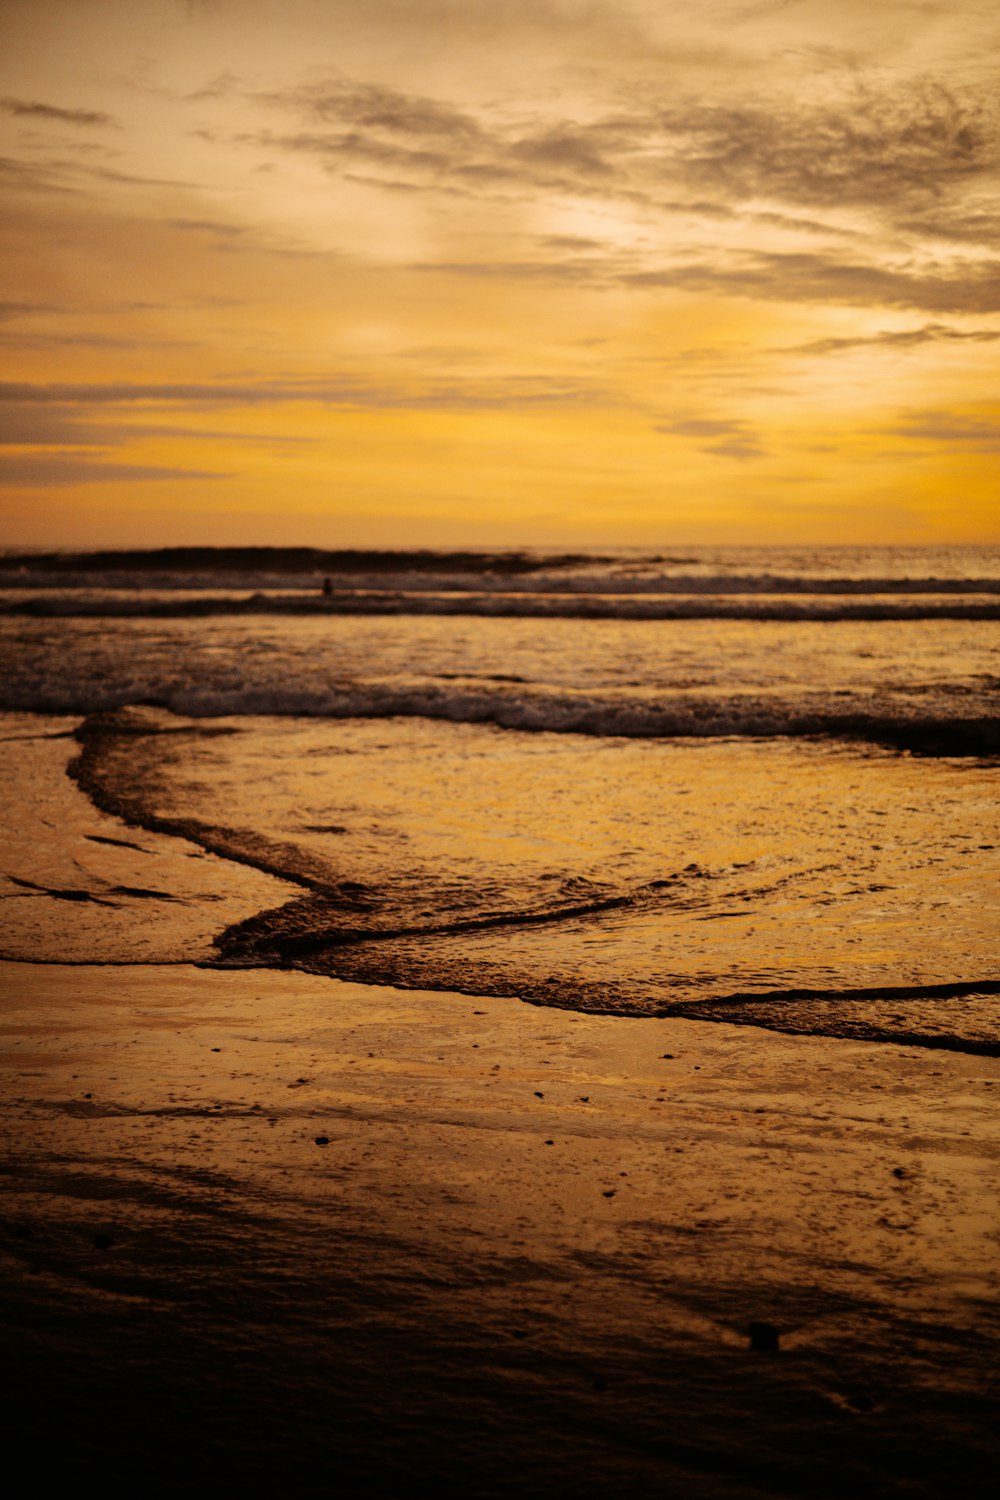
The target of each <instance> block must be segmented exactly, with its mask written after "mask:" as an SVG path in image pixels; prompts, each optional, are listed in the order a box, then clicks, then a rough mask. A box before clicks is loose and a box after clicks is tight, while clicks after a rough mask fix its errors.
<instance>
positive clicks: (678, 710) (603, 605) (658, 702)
mask: <svg viewBox="0 0 1000 1500" xmlns="http://www.w3.org/2000/svg"><path fill="white" fill-rule="evenodd" d="M0 561H2V564H3V566H2V567H0V580H2V582H3V589H2V591H0V641H2V650H3V661H4V667H3V673H2V687H0V694H2V696H0V707H2V708H3V710H4V711H5V717H4V721H3V728H2V731H0V733H2V736H3V744H2V745H0V758H2V759H3V769H4V786H5V792H6V796H7V800H8V802H9V807H8V810H7V813H6V820H7V827H8V830H9V839H8V847H7V856H6V861H5V867H4V869H3V879H2V882H0V900H2V902H3V908H2V912H0V922H2V928H3V936H2V937H0V953H2V954H3V955H5V956H8V957H15V958H21V959H24V958H35V959H40V960H41V959H44V960H48V961H67V960H69V961H74V962H86V961H88V960H98V961H102V962H137V961H141V962H155V961H172V962H183V961H187V960H196V961H198V962H203V963H204V962H210V963H215V964H219V965H228V966H232V965H248V966H262V967H284V968H294V967H297V968H305V969H309V970H312V971H315V972H319V973H324V974H330V975H334V976H340V977H344V978H351V979H360V980H364V981H369V982H377V983H391V984H395V985H402V986H419V987H421V988H430V989H445V990H454V991H458V992H463V993H467V994H473V995H481V996H490V995H519V996H521V997H522V998H524V999H527V1000H531V1001H533V1002H535V1003H538V1004H542V1005H555V1006H560V1007H564V1008H570V1009H577V1010H583V1011H597V1012H603V1013H608V1014H621V1015H666V1014H681V1015H689V1016H695V1017H701V1018H703V1019H706V1020H713V1019H717V1020H726V1021H730V1022H733V1021H735V1022H740V1023H745V1024H749V1025H753V1026H759V1027H765V1028H777V1029H781V1030H788V1031H798V1032H809V1033H814V1034H818V1035H852V1036H860V1037H865V1038H868V1039H870V1040H872V1041H873V1042H879V1041H897V1042H898V1041H905V1042H909V1043H911V1044H919V1045H924V1046H939V1047H951V1048H957V1049H959V1050H966V1051H981V1052H991V1053H997V1052H1000V1025H998V1022H997V1006H998V1000H997V996H998V995H1000V960H998V959H997V956H996V955H997V950H998V943H997V937H998V922H997V900H996V896H997V887H996V876H997V869H998V850H1000V817H998V813H997V798H996V791H997V767H998V755H1000V715H998V706H997V687H998V684H1000V552H997V551H996V550H995V549H994V550H992V551H991V550H989V549H975V548H964V549H962V548H953V549H948V550H938V551H932V550H929V549H928V550H923V551H921V550H919V549H908V550H892V549H867V550H861V549H833V548H830V549H814V550H808V551H807V550H804V549H798V550H793V549H771V550H766V549H744V550H740V549H729V550H725V549H711V550H709V549H705V550H699V549H691V550H686V551H685V552H683V553H678V554H676V555H673V554H671V555H666V554H663V553H657V554H654V553H641V552H637V551H634V550H633V551H628V552H624V551H623V552H608V553H602V554H600V555H598V554H596V553H590V554H586V553H575V554H552V553H541V552H536V553H517V554H512V553H494V554H469V553H463V554H456V553H451V554H449V553H433V554H432V553H412V554H406V553H392V554H389V553H367V554H360V553H354V554H351V553H340V554H308V555H305V554H303V553H301V552H300V553H296V554H294V555H292V554H288V553H282V552H280V551H275V550H271V549H259V550H253V549H248V550H247V551H244V552H239V553H237V552H232V551H230V552H217V553H215V552H211V551H198V552H195V551H193V550H192V551H190V552H181V553H178V552H173V553H158V554H144V555H142V554H101V555H91V556H88V555H86V554H78V555H76V556H62V557H48V558H46V557H30V556H20V557H13V556H9V555H8V556H7V557H6V558H4V559H2V560H0ZM95 820H97V821H95Z"/></svg>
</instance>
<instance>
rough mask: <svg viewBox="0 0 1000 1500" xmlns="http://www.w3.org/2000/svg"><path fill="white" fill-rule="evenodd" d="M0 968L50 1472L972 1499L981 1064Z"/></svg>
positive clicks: (91, 971)
mask: <svg viewBox="0 0 1000 1500" xmlns="http://www.w3.org/2000/svg"><path fill="white" fill-rule="evenodd" d="M0 978H2V980H3V993H4V999H3V1002H2V1011H0V1015H2V1026H3V1034H4V1045H3V1054H2V1055H3V1071H4V1078H5V1088H4V1094H5V1098H6V1103H5V1107H4V1121H5V1123H4V1135H5V1137H6V1142H7V1146H8V1165H7V1167H6V1168H5V1176H6V1178H7V1188H8V1191H7V1194H6V1204H7V1206H6V1208H5V1220H6V1222H5V1225H4V1231H5V1232H4V1261H5V1264H6V1267H7V1271H8V1275H7V1277H6V1278H5V1284H6V1285H7V1287H8V1292H7V1296H6V1299H5V1300H6V1301H7V1304H8V1305H7V1306H6V1307H5V1309H4V1321H5V1325H6V1327H7V1330H8V1344H9V1346H10V1347H9V1353H8V1358H9V1359H13V1361H14V1364H15V1367H16V1368H17V1369H18V1370H19V1371H20V1372H21V1380H20V1394H19V1396H18V1397H17V1399H16V1401H15V1411H16V1415H17V1419H18V1422H19V1424H20V1428H21V1431H22V1440H23V1441H25V1442H30V1441H32V1438H31V1434H32V1433H35V1434H36V1438H37V1440H38V1441H43V1433H44V1431H45V1430H46V1429H47V1425H48V1424H49V1423H50V1422H51V1420H52V1415H51V1414H52V1404H53V1402H55V1403H56V1405H57V1406H58V1409H59V1412H60V1422H62V1421H63V1420H65V1421H66V1422H67V1423H68V1428H67V1432H68V1437H67V1441H66V1443H65V1444H64V1446H63V1448H62V1451H61V1454H60V1456H59V1458H58V1463H59V1464H60V1465H61V1466H62V1468H61V1472H62V1473H63V1474H64V1475H65V1477H67V1478H73V1477H74V1476H79V1475H82V1474H83V1473H85V1472H87V1471H88V1470H89V1469H91V1468H93V1466H95V1465H97V1466H98V1469H97V1471H98V1472H100V1473H102V1474H103V1475H105V1476H108V1475H111V1474H113V1473H115V1472H117V1471H118V1470H119V1469H120V1468H121V1466H124V1467H125V1468H126V1469H127V1467H128V1465H129V1463H134V1462H138V1461H143V1462H148V1460H149V1457H150V1455H152V1454H156V1455H158V1458H157V1463H158V1464H162V1466H163V1467H162V1474H163V1476H164V1483H165V1484H166V1483H167V1478H168V1477H169V1474H170V1473H175V1475H179V1474H180V1473H181V1472H182V1471H183V1472H184V1473H185V1474H186V1475H187V1479H186V1481H185V1487H186V1488H187V1489H188V1490H190V1489H191V1488H192V1487H194V1488H195V1489H197V1488H198V1486H199V1484H200V1483H201V1482H202V1480H204V1483H205V1486H206V1489H207V1488H208V1487H210V1486H211V1485H212V1484H218V1483H225V1482H228V1481H229V1480H231V1479H234V1478H235V1479H238V1480H239V1482H240V1483H241V1484H242V1485H243V1486H244V1487H246V1486H247V1485H249V1486H250V1487H251V1488H252V1486H253V1485H254V1484H255V1483H257V1482H258V1480H259V1481H260V1482H261V1483H263V1478H262V1476H270V1478H271V1480H272V1482H287V1483H289V1484H292V1485H293V1486H294V1488H295V1489H296V1490H297V1492H299V1493H312V1492H313V1490H314V1489H315V1490H316V1492H320V1491H321V1490H322V1491H326V1490H327V1489H328V1488H329V1485H330V1484H331V1483H332V1482H336V1480H337V1479H338V1478H340V1479H342V1480H343V1479H346V1480H347V1481H348V1482H351V1483H357V1484H361V1483H375V1482H377V1481H382V1482H384V1483H386V1484H388V1485H389V1486H390V1488H392V1487H393V1486H396V1487H397V1488H398V1489H399V1490H400V1491H401V1490H402V1488H404V1487H405V1488H406V1490H407V1491H408V1492H409V1493H413V1492H414V1489H415V1488H416V1489H417V1490H418V1492H422V1491H421V1487H422V1486H426V1488H427V1490H428V1491H429V1490H430V1489H432V1488H433V1489H440V1488H441V1487H442V1486H443V1487H444V1488H445V1489H447V1487H448V1486H449V1485H452V1486H454V1487H455V1488H456V1489H461V1490H462V1491H463V1492H464V1493H466V1494H474V1495H484V1496H487V1495H494V1494H495V1495H506V1494H514V1493H515V1492H521V1493H523V1492H524V1491H525V1488H526V1487H527V1488H528V1489H529V1490H531V1491H533V1492H535V1493H539V1494H567V1495H568V1494H573V1495H577V1494H594V1495H600V1494H610V1493H612V1492H615V1491H617V1489H618V1488H619V1487H622V1486H624V1487H626V1488H628V1489H630V1490H631V1492H632V1493H639V1494H650V1495H652V1494H654V1493H663V1492H664V1490H666V1492H668V1493H675V1494H681V1495H686V1494H691V1495H698V1496H703V1495H708V1496H715V1495H718V1496H730V1495H732V1496H744V1495H746V1496H756V1495H772V1494H773V1495H779V1494H788V1493H792V1494H798V1493H807V1492H808V1493H810V1494H826V1493H829V1494H831V1495H832V1494H835V1493H843V1491H844V1489H845V1487H850V1488H851V1489H852V1490H853V1492H854V1493H864V1494H869V1493H870V1494H872V1495H874V1494H900V1495H902V1494H907V1495H910V1494H916V1495H927V1496H932V1495H936V1494H940V1493H942V1489H941V1485H942V1484H943V1482H944V1476H946V1475H949V1474H950V1475H951V1476H952V1477H954V1475H955V1474H956V1473H961V1474H962V1475H963V1487H964V1489H965V1492H966V1493H977V1490H976V1484H977V1482H978V1480H977V1476H978V1475H981V1476H982V1482H983V1492H984V1493H985V1492H986V1479H987V1476H988V1475H989V1473H990V1471H991V1469H992V1470H993V1472H994V1474H995V1465H996V1461H997V1458H998V1457H1000V1439H998V1438H997V1437H996V1432H997V1423H996V1417H997V1415H998V1408H1000V1400H998V1396H997V1391H996V1386H995V1377H996V1370H997V1367H998V1360H997V1354H998V1352H1000V1318H998V1314H997V1301H996V1292H997V1283H998V1280H1000V1275H998V1269H997V1258H996V1243H995V1236H996V1215H995V1204H996V1188H997V1186H998V1179H1000V1127H998V1125H997V1123H996V1120H995V1118H994V1117H993V1115H991V1105H992V1104H993V1098H992V1096H993V1094H994V1093H995V1090H996V1088H997V1087H1000V1064H998V1062H997V1060H996V1059H990V1058H984V1057H977V1056H972V1055H967V1054H955V1053H944V1052H929V1051H926V1050H923V1049H916V1048H907V1047H902V1046H896V1045H893V1044H886V1043H881V1044H879V1045H877V1046H871V1045H867V1044H865V1043H863V1042H854V1041H846V1040H834V1039H817V1038H808V1037H801V1036H790V1035H784V1034H780V1033H775V1032H765V1031H760V1030H754V1029H752V1028H747V1027H736V1026H731V1025H728V1024H726V1023H723V1022H718V1021H713V1022H707V1023H706V1022H698V1021H695V1020H686V1019H635V1018H627V1019H625V1018H609V1017H601V1016H594V1015H586V1014H581V1013H573V1012H564V1011H556V1010H546V1009H539V1008H538V1007H535V1006H532V1005H529V1004H525V1003H522V1002H521V1001H518V1000H504V999H489V1000H482V999H477V998H475V997H471V996H464V995H460V994H453V993H448V994H438V993H434V992H429V991H420V990H405V991H403V990H392V989H384V988H379V987H372V986H367V985H366V986H362V985H359V984H354V983H350V982H341V981H336V980H331V979H328V978H325V977H313V976H309V975H304V974H298V973H289V972H278V971H268V972H264V971H260V970H238V971H236V970H213V969H204V970H202V969H197V968H188V967H186V966H184V965H171V966H162V967H161V966H150V967H145V966H144V967H142V968H126V967H115V968H113V969H109V968H107V967H104V966H92V967H91V966H79V967H78V966H74V967H72V968H68V969H63V968H60V967H57V966H45V965H36V964H31V965H28V964H19V963H13V962H6V963H3V964H2V965H0ZM665 1054H666V1055H665ZM318 1140H319V1141H323V1142H325V1144H317V1141H318ZM751 1323H764V1324H767V1325H770V1326H771V1327H773V1328H774V1329H776V1330H777V1331H778V1334H779V1339H780V1347H779V1349H778V1350H777V1352H774V1353H770V1354H769V1353H762V1352H760V1351H759V1350H755V1349H751V1348H750V1346H749V1334H748V1329H749V1325H750V1324H751ZM991 1382H992V1385H991ZM108 1413H112V1414H113V1415H114V1420H113V1421H110V1422H109V1420H108ZM99 1417H100V1420H99ZM15 1430H16V1428H15ZM191 1465H194V1466H195V1467H194V1471H192V1470H191ZM278 1476H283V1479H279V1478H278ZM964 1476H967V1478H966V1477H964ZM178 1482H179V1480H178Z"/></svg>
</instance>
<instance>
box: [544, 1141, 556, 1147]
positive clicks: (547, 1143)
mask: <svg viewBox="0 0 1000 1500" xmlns="http://www.w3.org/2000/svg"><path fill="white" fill-rule="evenodd" d="M545 1144H546V1146H554V1145H555V1141H546V1142H545Z"/></svg>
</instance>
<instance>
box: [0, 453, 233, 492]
mask: <svg viewBox="0 0 1000 1500" xmlns="http://www.w3.org/2000/svg"><path fill="white" fill-rule="evenodd" d="M232 478H233V475H232V474H227V473H219V472H218V471H212V470H209V469H180V468H178V469H174V468H164V467H160V466H156V465H152V464H119V463H111V462H108V461H107V460H104V459H94V458H89V457H87V456H82V455H77V454H73V453H67V454H49V453H28V454H18V455H17V456H16V457H12V458H2V459H0V484H7V485H10V486H12V487H15V488H24V489H49V488H52V487H55V486H59V485H69V484H71V485H77V484H104V483H108V482H110V483H117V482H120V481H137V480H145V479H232Z"/></svg>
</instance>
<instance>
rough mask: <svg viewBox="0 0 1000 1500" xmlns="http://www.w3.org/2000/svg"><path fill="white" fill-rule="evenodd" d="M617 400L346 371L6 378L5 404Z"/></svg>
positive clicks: (569, 387) (0, 396) (577, 386)
mask: <svg viewBox="0 0 1000 1500" xmlns="http://www.w3.org/2000/svg"><path fill="white" fill-rule="evenodd" d="M612 399H613V398H612V397H611V396H610V395H609V393H608V392H607V391H606V390H604V389H603V388H601V387H599V386H596V385H593V384H590V383H587V382H584V381H574V380H552V379H547V378H545V377H544V376H537V377H536V376H519V375H514V376H508V377H506V378H503V379H494V380H478V381H473V380H450V381H437V382H430V383H427V384H425V385H423V386H420V387H417V388H408V387H407V388H404V387H403V386H402V385H390V384H388V383H386V384H380V385H375V384H364V383H362V382H360V381H357V380H354V379H352V378H351V377H348V376H344V377H330V378H328V379H326V380H316V379H312V378H308V379H298V378H295V377H288V378H286V379H284V380H278V381H270V382H263V383H260V384H250V383H246V384H242V383H241V384H234V383H230V382H223V381H220V382H218V383H217V384H213V383H211V382H201V381H199V382H183V383H171V384H168V383H162V384H147V383H143V382H131V381H113V382H106V383H94V384H91V385H87V384H75V383H53V384H49V385H38V384H33V383H31V382H26V381H25V382H20V381H6V382H0V403H4V402H8V403H14V404H17V405H21V404H24V405H31V406H59V407H69V408H73V407H77V408H82V409H95V410H101V409H104V408H107V407H126V408H132V409H135V408H136V407H146V408H154V409H155V408H172V407H173V408H176V407H182V408H187V409H189V410H199V409H211V408H212V407H220V406H221V407H240V406H264V405H282V404H289V403H298V404H307V403H308V404H311V405H318V406H325V407H330V408H333V409H335V410H341V411H362V410H365V411H368V410H385V411H388V410H394V411H525V410H531V409H535V408H539V407H567V406H588V405H594V404H599V403H600V404H607V403H608V402H609V401H611V400H612Z"/></svg>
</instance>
